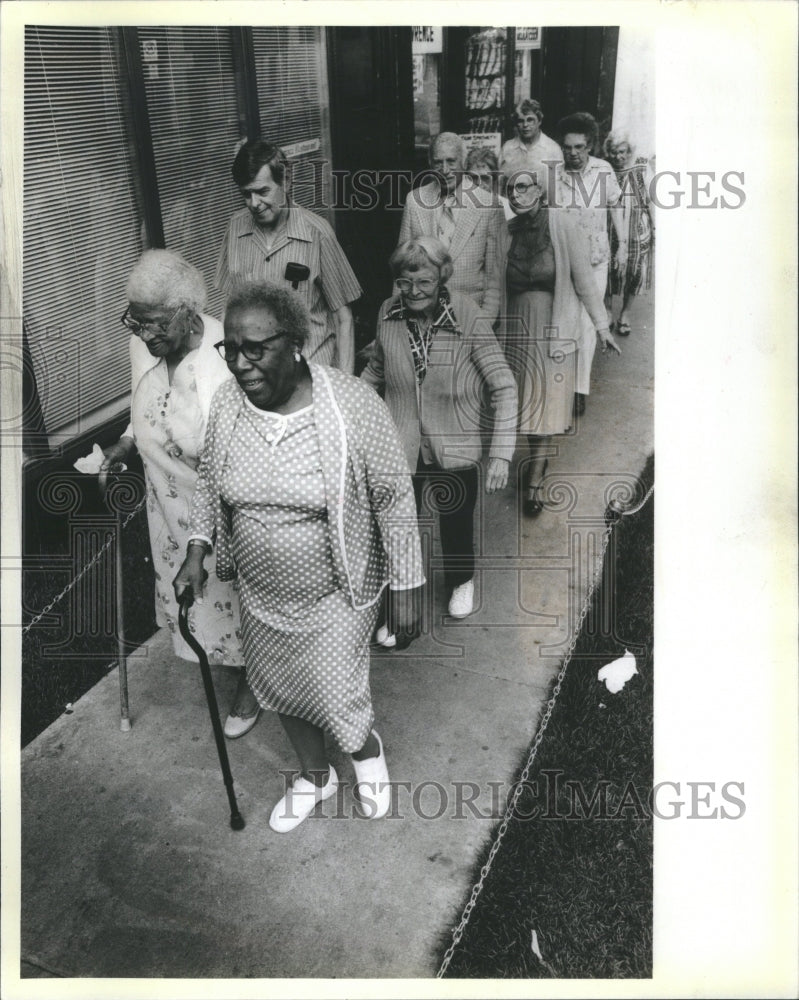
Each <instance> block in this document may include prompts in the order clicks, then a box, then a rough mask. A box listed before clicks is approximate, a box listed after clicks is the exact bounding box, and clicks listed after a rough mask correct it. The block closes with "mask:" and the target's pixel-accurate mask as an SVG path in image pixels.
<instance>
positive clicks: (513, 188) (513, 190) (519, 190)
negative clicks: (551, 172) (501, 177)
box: [508, 181, 536, 197]
mask: <svg viewBox="0 0 799 1000" xmlns="http://www.w3.org/2000/svg"><path fill="white" fill-rule="evenodd" d="M534 187H536V185H535V184H525V183H524V182H523V181H517V182H516V183H515V184H508V194H518V195H521V196H522V197H524V196H525V195H526V194H527V192H528V191H530V190H531V189H532V188H534Z"/></svg>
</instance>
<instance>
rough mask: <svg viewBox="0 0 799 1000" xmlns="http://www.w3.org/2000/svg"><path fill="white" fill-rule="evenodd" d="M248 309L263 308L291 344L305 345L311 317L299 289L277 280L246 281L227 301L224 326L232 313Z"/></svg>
mask: <svg viewBox="0 0 799 1000" xmlns="http://www.w3.org/2000/svg"><path fill="white" fill-rule="evenodd" d="M245 309H262V310H264V311H265V312H268V313H271V314H272V316H273V317H274V319H275V322H276V323H277V325H278V326H279V327H282V330H283V332H284V333H287V334H288V335H289V337H290V338H291V341H292V343H294V344H297V346H298V347H300V348H301V347H302V346H303V345H304V344H305V341H306V340H307V338H308V333H309V332H310V329H311V317H310V313H309V312H308V310H307V308H306V306H305V303H304V302H303V301H302V299H301V298H300V296H299V295H298V293H297V292H293V291H291V289H289V288H285V287H284V286H283V285H278V284H276V283H275V282H274V281H245V282H242V283H241V284H239V285H238V286H237V287H236V289H235V291H233V292H232V293H231V295H230V297H229V298H228V300H227V305H226V307H225V326H227V324H228V321H229V320H230V317H231V316H232V315H233V313H235V312H238V311H240V310H241V311H243V310H245Z"/></svg>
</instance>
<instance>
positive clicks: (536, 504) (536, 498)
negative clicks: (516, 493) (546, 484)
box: [522, 486, 544, 517]
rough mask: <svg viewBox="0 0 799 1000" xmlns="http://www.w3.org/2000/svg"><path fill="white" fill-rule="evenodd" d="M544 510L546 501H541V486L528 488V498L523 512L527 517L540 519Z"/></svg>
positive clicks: (525, 500)
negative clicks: (539, 516)
mask: <svg viewBox="0 0 799 1000" xmlns="http://www.w3.org/2000/svg"><path fill="white" fill-rule="evenodd" d="M543 509H544V501H543V500H542V499H541V487H540V486H528V487H527V496H526V497H525V498H524V503H523V504H522V510H523V511H524V516H525V517H538V515H539V514H540V513H541V511H542V510H543Z"/></svg>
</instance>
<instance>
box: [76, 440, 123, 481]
mask: <svg viewBox="0 0 799 1000" xmlns="http://www.w3.org/2000/svg"><path fill="white" fill-rule="evenodd" d="M104 461H105V455H104V454H103V449H102V448H101V447H100V445H99V444H96V445H95V446H94V447H93V448H92V453H91V455H87V456H86V457H85V458H79V459H78V460H77V462H75V465H74V468H76V469H77V470H78V472H85V473H86V474H87V475H88V476H96V475H97V474H98V472H99V471H100V466H101V465H102V464H103V462H104ZM125 469H127V465H124V464H123V463H122V462H120V463H118V464H117V465H115V466H114V472H124V471H125Z"/></svg>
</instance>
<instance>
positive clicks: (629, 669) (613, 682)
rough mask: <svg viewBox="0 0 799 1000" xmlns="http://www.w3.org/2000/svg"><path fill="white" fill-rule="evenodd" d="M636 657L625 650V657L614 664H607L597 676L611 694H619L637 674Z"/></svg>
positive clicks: (621, 657) (614, 661)
mask: <svg viewBox="0 0 799 1000" xmlns="http://www.w3.org/2000/svg"><path fill="white" fill-rule="evenodd" d="M637 673H638V670H637V669H636V666H635V657H634V656H633V654H632V653H631V652H630V651H629V650H627V649H625V650H624V656H620V657H619V658H618V660H613V662H612V663H606V664H605V666H604V667H602V669H601V670H600V671H599V673H598V674H597V675H596V679H597V680H598V681H604V682H605V687H607V689H608V691H610V693H611V694H618V693H619V691H621V689H622V688H623V687H624V685H625V684H626V683H627V681H628V680H629V679H630V678H631V677H632V675H633V674H637Z"/></svg>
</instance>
